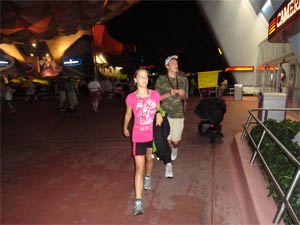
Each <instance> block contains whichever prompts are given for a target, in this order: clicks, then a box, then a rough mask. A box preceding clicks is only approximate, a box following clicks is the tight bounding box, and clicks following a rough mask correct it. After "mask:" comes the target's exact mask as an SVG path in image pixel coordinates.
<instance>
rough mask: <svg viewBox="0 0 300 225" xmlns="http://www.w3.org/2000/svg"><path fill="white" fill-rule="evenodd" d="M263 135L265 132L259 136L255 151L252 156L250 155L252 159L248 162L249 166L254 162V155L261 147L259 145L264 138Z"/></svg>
mask: <svg viewBox="0 0 300 225" xmlns="http://www.w3.org/2000/svg"><path fill="white" fill-rule="evenodd" d="M265 134H266V131H265V130H264V131H263V132H262V134H261V136H260V139H259V142H258V145H257V147H256V149H255V151H254V152H253V154H252V157H251V160H250V164H251V165H252V164H253V163H254V160H255V158H256V155H257V151H259V148H260V145H261V143H262V141H263V139H264V137H265Z"/></svg>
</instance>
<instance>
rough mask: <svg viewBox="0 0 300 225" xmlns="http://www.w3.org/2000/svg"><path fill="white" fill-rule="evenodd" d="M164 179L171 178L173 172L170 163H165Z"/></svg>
mask: <svg viewBox="0 0 300 225" xmlns="http://www.w3.org/2000/svg"><path fill="white" fill-rule="evenodd" d="M165 177H166V178H173V170H172V164H171V163H167V165H166V171H165Z"/></svg>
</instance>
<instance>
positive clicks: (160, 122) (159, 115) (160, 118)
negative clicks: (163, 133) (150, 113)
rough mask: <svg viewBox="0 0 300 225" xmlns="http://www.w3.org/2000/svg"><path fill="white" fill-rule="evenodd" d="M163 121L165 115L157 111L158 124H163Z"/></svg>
mask: <svg viewBox="0 0 300 225" xmlns="http://www.w3.org/2000/svg"><path fill="white" fill-rule="evenodd" d="M162 122H163V117H162V115H161V113H156V126H161V124H162Z"/></svg>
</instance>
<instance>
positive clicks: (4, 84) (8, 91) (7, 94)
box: [1, 73, 17, 114]
mask: <svg viewBox="0 0 300 225" xmlns="http://www.w3.org/2000/svg"><path fill="white" fill-rule="evenodd" d="M14 92H15V89H13V88H11V87H10V86H9V80H8V78H7V76H6V73H4V74H2V76H1V95H2V94H4V100H5V102H6V103H7V105H8V108H9V112H10V113H11V114H13V113H16V112H17V110H16V108H15V107H14V106H13V104H12V100H13V94H14Z"/></svg>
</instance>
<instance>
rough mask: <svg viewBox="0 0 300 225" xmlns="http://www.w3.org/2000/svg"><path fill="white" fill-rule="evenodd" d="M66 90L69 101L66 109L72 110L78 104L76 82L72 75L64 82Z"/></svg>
mask: <svg viewBox="0 0 300 225" xmlns="http://www.w3.org/2000/svg"><path fill="white" fill-rule="evenodd" d="M66 91H67V96H68V101H69V107H68V110H69V111H70V112H74V110H75V107H76V106H77V105H78V98H77V95H78V94H79V91H78V85H77V82H76V81H75V79H74V78H73V77H68V79H67V82H66Z"/></svg>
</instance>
